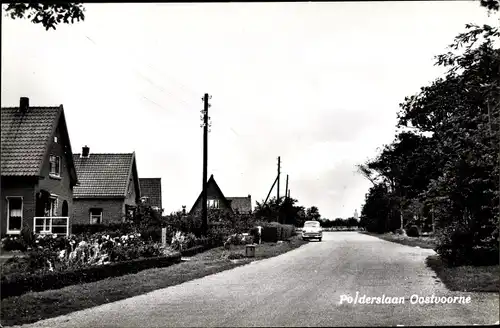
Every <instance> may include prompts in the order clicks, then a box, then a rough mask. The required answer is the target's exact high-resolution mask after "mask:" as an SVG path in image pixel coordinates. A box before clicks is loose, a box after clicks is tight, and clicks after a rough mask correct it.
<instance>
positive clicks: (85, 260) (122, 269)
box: [1, 233, 204, 298]
mask: <svg viewBox="0 0 500 328" xmlns="http://www.w3.org/2000/svg"><path fill="white" fill-rule="evenodd" d="M199 243H200V240H197V239H196V238H195V237H194V236H193V235H189V234H188V235H186V234H183V233H177V234H176V235H175V236H174V238H173V243H172V245H171V246H168V245H167V246H162V244H161V243H158V242H153V241H145V240H144V239H142V238H141V234H139V233H131V234H126V235H122V236H114V237H112V236H110V235H109V234H104V233H96V234H93V235H90V236H88V235H81V236H75V235H71V236H69V237H58V236H56V235H38V236H36V238H35V239H34V241H33V243H32V245H30V246H29V247H27V252H26V253H25V254H23V256H22V257H13V258H11V259H9V260H7V261H6V262H5V263H4V265H3V266H2V272H1V285H2V298H3V297H8V296H12V295H19V294H20V293H24V292H27V291H30V290H45V289H47V288H52V289H53V288H59V287H61V286H67V285H70V284H75V283H82V282H89V281H94V280H95V279H103V278H106V277H109V276H114V275H121V274H125V273H132V272H136V271H137V270H142V268H150V267H155V266H165V265H170V264H171V263H175V262H176V261H180V256H181V255H180V252H179V251H180V250H188V249H189V248H190V247H194V246H199V245H200V244H199ZM203 248H204V246H203ZM200 249H201V248H198V249H196V250H195V249H193V250H191V251H190V252H191V253H197V252H199V251H200ZM172 261H173V262H172ZM99 277H100V278H99Z"/></svg>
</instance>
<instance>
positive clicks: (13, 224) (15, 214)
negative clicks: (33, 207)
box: [7, 197, 23, 234]
mask: <svg viewBox="0 0 500 328" xmlns="http://www.w3.org/2000/svg"><path fill="white" fill-rule="evenodd" d="M7 216H8V218H7V233H9V234H19V233H21V227H22V225H23V199H22V198H21V197H7Z"/></svg>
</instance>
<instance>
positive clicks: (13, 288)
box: [0, 253, 181, 299]
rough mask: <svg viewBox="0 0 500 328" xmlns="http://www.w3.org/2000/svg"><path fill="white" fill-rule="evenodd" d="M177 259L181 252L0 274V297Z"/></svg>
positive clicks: (173, 261)
mask: <svg viewBox="0 0 500 328" xmlns="http://www.w3.org/2000/svg"><path fill="white" fill-rule="evenodd" d="M180 261H181V254H180V253H175V254H172V255H168V256H161V257H153V258H141V259H133V260H128V261H123V262H118V263H111V264H107V265H95V266H90V267H86V268H78V269H73V270H67V271H59V272H41V273H38V274H30V273H24V274H23V273H21V274H16V275H10V276H7V277H3V278H4V279H2V281H1V286H0V288H1V290H2V293H1V298H2V299H4V298H7V297H11V296H18V295H21V294H24V293H27V292H31V291H43V290H47V289H58V288H62V287H65V286H69V285H74V284H81V283H87V282H93V281H97V280H101V279H106V278H109V277H117V276H122V275H124V274H129V273H136V272H139V271H141V270H145V269H149V268H157V267H166V266H170V265H172V264H175V263H179V262H180Z"/></svg>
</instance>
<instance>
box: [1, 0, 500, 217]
mask: <svg viewBox="0 0 500 328" xmlns="http://www.w3.org/2000/svg"><path fill="white" fill-rule="evenodd" d="M85 8H86V12H85V15H86V16H85V17H86V18H85V20H84V21H83V22H80V23H75V24H73V25H60V26H58V27H57V29H56V30H55V31H54V30H50V31H46V30H45V29H44V28H43V27H42V26H41V25H37V24H32V23H31V22H29V21H27V20H12V19H10V18H6V17H5V13H3V17H2V25H1V26H2V54H1V55H2V58H1V61H2V62H1V64H2V66H1V67H2V68H1V69H2V71H1V74H2V75H1V80H2V86H1V88H2V89H1V105H2V106H17V105H18V103H19V98H20V97H29V98H30V105H33V106H52V105H60V104H62V105H63V106H64V110H65V115H66V120H67V124H68V129H69V135H70V140H71V147H72V150H73V152H74V153H80V152H81V148H82V147H83V146H85V145H87V146H89V147H90V153H91V154H92V153H130V152H132V151H135V153H136V157H137V167H138V172H139V177H142V178H154V177H160V178H161V179H162V202H163V207H164V208H165V213H166V214H168V213H171V212H173V211H177V210H180V209H181V207H182V205H186V206H187V208H188V209H190V208H191V206H192V205H193V203H194V202H195V200H196V198H197V197H198V195H199V193H200V192H201V188H202V182H203V180H202V179H203V178H202V168H203V166H202V164H203V162H202V159H203V130H202V128H201V127H200V124H201V120H200V115H201V113H200V111H201V110H202V109H203V102H202V97H203V95H204V94H205V93H208V94H210V95H211V96H212V99H210V104H211V107H210V109H209V116H210V121H211V124H212V126H211V131H210V133H209V139H208V176H210V175H211V174H213V175H214V178H215V180H216V181H217V183H218V185H219V187H220V188H221V189H222V192H223V193H224V195H225V196H227V197H237V196H247V195H251V196H252V202H253V205H254V206H255V201H262V200H263V199H265V198H266V196H267V194H268V192H269V189H270V188H271V186H272V184H273V182H274V180H275V178H276V175H277V158H278V156H280V157H281V179H280V184H281V186H280V189H281V191H280V193H281V195H284V193H285V183H286V176H287V175H289V182H288V183H289V189H290V193H291V196H292V197H293V198H296V199H297V200H298V202H299V205H302V206H305V207H310V206H317V207H318V208H319V212H320V213H321V215H322V217H323V218H328V219H334V218H337V217H342V218H347V217H350V216H353V215H354V211H355V210H357V211H358V213H360V212H361V207H362V205H363V202H364V197H365V194H366V193H367V191H368V189H369V187H370V182H369V181H367V180H366V179H365V178H364V177H363V176H361V175H360V174H359V173H357V172H356V165H357V164H361V163H364V162H365V161H366V160H367V159H370V158H373V157H374V156H375V155H376V154H377V151H378V149H379V148H380V147H382V146H383V145H384V144H387V143H390V142H391V141H392V140H393V139H394V135H395V124H396V117H397V112H398V110H399V104H400V103H401V102H403V101H404V98H405V97H406V96H410V95H413V94H415V93H417V92H418V91H419V89H420V88H421V87H422V86H425V85H428V84H429V83H431V82H432V81H433V80H434V79H435V78H437V77H438V76H440V75H442V74H443V70H442V69H441V68H439V67H436V66H434V62H435V61H434V56H435V55H438V54H440V53H443V52H444V51H445V50H446V47H447V46H448V45H449V44H451V43H452V42H453V38H454V37H455V36H456V35H457V34H458V33H461V32H463V31H464V30H465V24H467V23H477V24H483V23H488V22H489V23H490V24H494V23H495V22H496V23H498V21H497V20H496V19H497V18H495V17H488V13H487V10H486V9H484V8H482V7H480V5H479V3H478V1H438V2H421V1H418V2H336V3H325V2H318V3H311V2H309V3H298V2H297V3H183V4H178V3H177V4H173V3H170V4H168V3H150V4H132V3H130V4H129V3H115V4H106V3H104V4H85ZM271 195H272V196H275V195H276V187H275V189H274V190H273V192H272V194H271Z"/></svg>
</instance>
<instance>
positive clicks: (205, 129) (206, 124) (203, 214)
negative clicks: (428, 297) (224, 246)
mask: <svg viewBox="0 0 500 328" xmlns="http://www.w3.org/2000/svg"><path fill="white" fill-rule="evenodd" d="M210 98H212V96H210ZM202 99H203V110H202V111H201V113H202V117H201V119H202V121H203V123H202V124H201V127H202V128H203V189H202V190H203V192H202V195H203V196H202V200H201V201H202V203H201V220H202V221H201V228H202V233H203V234H205V233H206V232H207V230H208V209H207V166H208V132H209V131H208V127H209V119H210V117H209V116H208V108H209V107H210V104H209V103H208V99H209V95H208V93H205V96H204V97H203V98H202Z"/></svg>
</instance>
